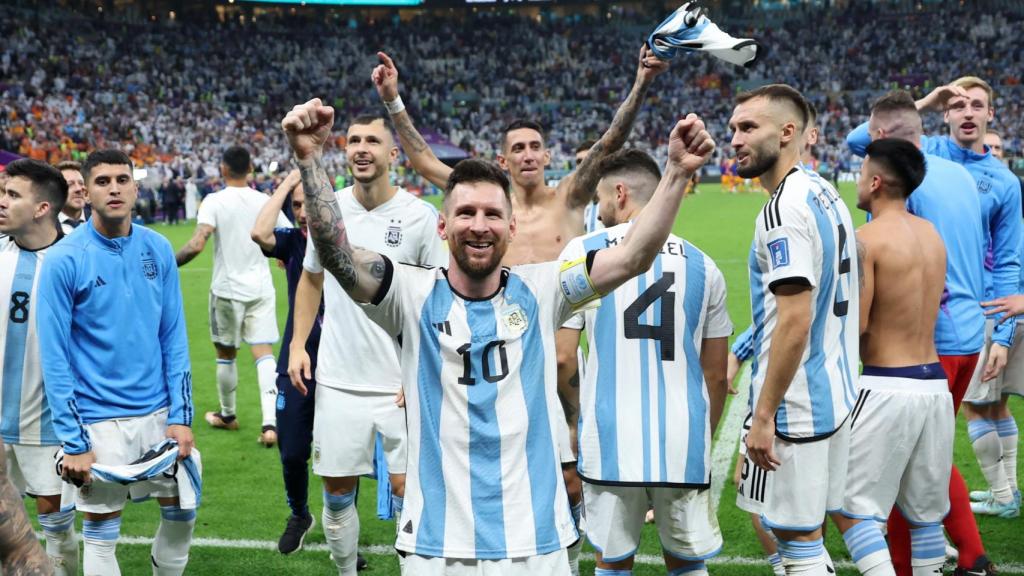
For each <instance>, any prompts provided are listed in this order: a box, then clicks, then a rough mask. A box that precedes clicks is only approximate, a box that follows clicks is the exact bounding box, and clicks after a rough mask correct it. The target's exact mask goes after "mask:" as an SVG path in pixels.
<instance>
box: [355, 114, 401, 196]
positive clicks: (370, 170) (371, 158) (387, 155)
mask: <svg viewBox="0 0 1024 576" xmlns="http://www.w3.org/2000/svg"><path fill="white" fill-rule="evenodd" d="M345 157H346V158H347V159H348V166H349V169H350V170H352V177H353V178H355V179H356V181H358V182H359V183H361V184H369V183H371V182H373V181H375V180H377V179H379V178H387V177H388V171H389V170H390V169H391V164H392V163H393V162H394V161H395V160H396V159H397V158H398V148H397V147H395V141H394V138H392V136H391V130H389V129H388V127H387V125H386V124H384V121H383V120H380V119H376V120H374V121H372V122H370V123H368V124H353V125H351V126H349V128H348V143H347V144H346V146H345Z"/></svg>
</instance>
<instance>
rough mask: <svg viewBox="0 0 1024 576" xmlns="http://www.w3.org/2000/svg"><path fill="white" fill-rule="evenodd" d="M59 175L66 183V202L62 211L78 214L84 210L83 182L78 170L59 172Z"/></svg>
mask: <svg viewBox="0 0 1024 576" xmlns="http://www.w3.org/2000/svg"><path fill="white" fill-rule="evenodd" d="M60 173H61V175H62V176H64V180H66V181H67V183H68V201H67V202H65V203H64V209H65V210H68V211H70V212H74V213H78V212H81V211H82V208H85V180H83V179H82V173H81V172H79V171H78V170H70V169H69V170H61V172H60Z"/></svg>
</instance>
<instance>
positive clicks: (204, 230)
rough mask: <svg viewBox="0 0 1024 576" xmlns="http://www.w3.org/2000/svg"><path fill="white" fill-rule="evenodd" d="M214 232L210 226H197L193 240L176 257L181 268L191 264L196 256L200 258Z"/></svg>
mask: <svg viewBox="0 0 1024 576" xmlns="http://www.w3.org/2000/svg"><path fill="white" fill-rule="evenodd" d="M213 230H214V228H213V226H210V225H209V224H199V225H197V226H196V232H195V234H193V235H192V239H191V240H189V241H188V244H185V245H184V246H182V247H181V249H180V250H178V253H177V254H175V255H174V260H175V261H176V262H177V263H178V267H179V268H181V267H182V266H184V265H185V264H188V263H189V262H191V261H192V259H193V258H195V257H196V256H199V254H200V253H201V252H202V251H203V248H206V241H207V240H209V239H210V235H211V234H213Z"/></svg>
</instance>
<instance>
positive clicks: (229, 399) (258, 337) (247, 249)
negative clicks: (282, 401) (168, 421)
mask: <svg viewBox="0 0 1024 576" xmlns="http://www.w3.org/2000/svg"><path fill="white" fill-rule="evenodd" d="M220 170H221V174H222V175H223V176H224V183H225V184H226V187H225V188H224V189H223V190H220V191H219V192H216V193H214V194H210V195H209V196H207V197H206V198H205V199H204V200H203V203H202V204H201V205H200V206H199V215H198V217H197V218H196V231H195V234H193V236H192V239H191V240H189V241H188V243H187V244H185V245H184V246H182V247H181V249H180V250H178V253H177V254H176V255H175V259H176V260H177V262H178V266H179V267H180V266H184V265H186V264H188V263H189V262H191V261H192V259H193V258H195V257H196V256H198V255H199V254H200V253H201V252H202V251H203V249H204V248H205V247H206V242H207V240H209V238H210V236H213V237H214V238H215V239H216V241H215V243H214V251H213V283H212V284H211V285H210V338H211V339H212V340H213V347H214V348H215V349H216V350H217V395H218V397H219V398H220V410H219V411H217V412H207V413H206V422H207V423H209V424H210V426H213V427H214V428H222V429H225V430H238V418H237V416H236V414H235V392H236V390H237V389H238V370H237V368H236V367H235V358H236V357H237V356H238V348H239V346H241V344H242V341H243V340H244V341H245V342H246V343H248V344H249V349H250V351H251V352H252V357H253V359H254V360H255V361H256V380H257V383H258V384H259V389H260V411H261V412H262V415H263V427H262V429H261V430H260V435H259V438H258V441H259V443H260V444H263V445H264V446H267V447H268V448H269V447H271V446H273V445H274V444H276V443H277V415H276V412H275V409H274V406H275V401H276V399H277V387H276V385H275V382H276V380H277V378H276V373H275V362H274V349H273V345H274V343H275V342H277V337H278V333H277V300H276V294H275V292H274V283H273V280H272V279H271V277H270V268H269V267H268V265H267V259H266V257H265V256H264V255H263V252H261V251H260V248H259V247H258V246H256V245H255V244H254V243H253V242H252V241H251V239H250V234H251V231H252V227H253V225H254V224H255V223H256V216H257V215H258V214H259V212H260V210H261V209H262V208H263V206H264V205H265V204H266V203H267V202H268V201H269V198H268V197H267V195H266V194H264V193H262V192H258V191H256V190H253V189H252V188H249V187H248V185H247V181H248V177H249V174H251V173H252V159H251V158H250V156H249V151H248V150H246V149H245V148H244V147H242V146H231V147H230V148H228V149H227V150H225V151H224V154H223V155H222V156H221V164H220ZM277 226H278V227H279V228H287V227H289V226H291V222H289V221H288V219H287V218H285V216H284V214H281V213H280V212H278V219H277Z"/></svg>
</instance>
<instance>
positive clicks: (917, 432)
mask: <svg viewBox="0 0 1024 576" xmlns="http://www.w3.org/2000/svg"><path fill="white" fill-rule="evenodd" d="M923 368H926V369H928V370H930V373H929V372H922V369H923ZM915 372H916V374H917V375H918V376H924V377H926V378H927V379H921V378H918V377H913V375H914V374H915ZM929 376H930V377H929ZM860 388H861V392H860V395H859V396H858V398H857V404H856V405H855V407H854V411H853V414H852V415H851V417H850V418H851V429H850V467H849V470H848V472H847V476H846V497H845V498H844V503H843V510H842V513H843V514H844V515H845V516H849V517H851V518H859V519H861V520H875V521H878V522H885V521H886V519H887V518H888V517H889V512H890V511H891V510H892V506H893V504H896V505H897V506H899V508H900V510H901V511H902V512H903V516H904V517H905V518H906V519H907V520H908V521H910V522H911V523H912V524H916V525H926V524H933V525H934V524H939V523H941V522H942V519H943V518H945V517H946V514H947V513H948V512H949V474H950V469H951V468H952V466H953V434H954V430H955V422H956V421H955V417H954V416H953V396H952V395H951V394H950V393H949V390H948V384H947V382H946V377H945V373H944V372H943V370H942V366H941V365H940V364H932V365H929V366H927V367H922V366H914V367H908V368H873V367H869V366H865V367H864V372H863V374H862V375H861V377H860Z"/></svg>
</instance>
